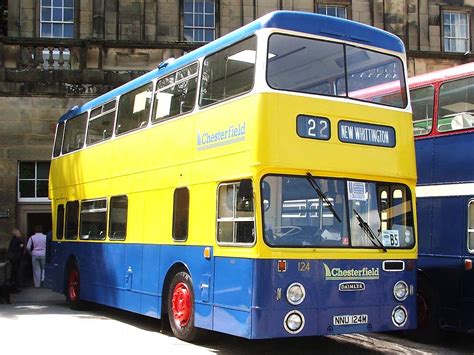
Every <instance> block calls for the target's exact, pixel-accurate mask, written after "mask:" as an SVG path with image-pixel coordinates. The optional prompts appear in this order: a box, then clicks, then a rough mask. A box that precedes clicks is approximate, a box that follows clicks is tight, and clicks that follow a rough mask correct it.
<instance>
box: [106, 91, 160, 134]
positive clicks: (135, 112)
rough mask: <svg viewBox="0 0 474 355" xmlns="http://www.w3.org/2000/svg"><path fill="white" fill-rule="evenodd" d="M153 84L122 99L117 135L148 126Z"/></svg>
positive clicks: (116, 128)
mask: <svg viewBox="0 0 474 355" xmlns="http://www.w3.org/2000/svg"><path fill="white" fill-rule="evenodd" d="M152 92H153V84H152V83H148V84H146V85H143V86H142V87H139V88H138V89H135V90H133V91H130V92H127V93H126V94H123V95H122V96H121V97H120V100H119V105H118V114H117V125H116V127H115V133H116V134H123V133H126V132H129V131H132V130H134V129H138V128H142V127H145V126H146V125H147V124H148V116H149V113H150V106H151V98H152Z"/></svg>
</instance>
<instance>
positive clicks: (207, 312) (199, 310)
mask: <svg viewBox="0 0 474 355" xmlns="http://www.w3.org/2000/svg"><path fill="white" fill-rule="evenodd" d="M195 309H196V313H195V315H194V324H196V325H197V324H199V327H200V328H205V329H212V305H211V304H209V303H196V304H195Z"/></svg>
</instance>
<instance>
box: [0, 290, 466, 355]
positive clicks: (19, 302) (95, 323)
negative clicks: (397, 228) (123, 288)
mask: <svg viewBox="0 0 474 355" xmlns="http://www.w3.org/2000/svg"><path fill="white" fill-rule="evenodd" d="M0 343H1V346H0V355H3V354H9V355H16V354H18V353H19V352H20V353H21V354H23V353H30V354H35V355H36V354H48V355H55V354H61V355H75V354H81V355H84V354H91V355H95V354H101V355H118V354H128V355H135V354H137V355H138V354H140V355H141V354H160V355H161V354H173V355H179V354H192V355H194V354H223V355H227V354H232V355H233V354H285V355H292V354H315V353H320V354H380V353H384V354H444V353H449V354H469V353H471V354H474V337H473V336H472V335H464V334H462V335H453V334H450V335H449V336H448V337H446V338H445V339H436V340H435V341H433V342H432V343H437V344H430V343H428V344H426V343H420V342H416V341H414V340H413V339H412V337H411V336H410V335H408V336H407V335H406V334H393V333H390V334H387V333H386V334H367V335H364V334H350V335H342V336H331V337H310V338H296V339H273V340H258V341H250V340H246V339H241V338H236V337H232V336H228V335H223V334H219V333H212V334H211V335H209V336H208V337H206V338H205V339H204V340H203V341H201V342H200V343H198V344H196V345H194V344H188V343H184V342H182V341H180V340H177V339H176V338H174V337H173V336H172V334H171V332H170V331H169V330H166V329H165V330H164V331H163V332H162V331H161V322H160V321H159V320H156V319H152V318H149V317H144V316H140V315H136V314H133V313H130V312H125V311H120V310H116V309H113V308H109V307H101V306H91V309H90V310H88V311H73V310H70V309H69V307H68V306H67V304H66V302H65V298H64V296H63V295H59V294H56V293H53V292H51V291H49V290H47V289H44V288H41V289H35V288H26V289H24V290H23V292H22V293H20V294H14V295H12V304H11V305H6V304H0Z"/></svg>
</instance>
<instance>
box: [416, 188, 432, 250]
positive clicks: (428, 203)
mask: <svg viewBox="0 0 474 355" xmlns="http://www.w3.org/2000/svg"><path fill="white" fill-rule="evenodd" d="M416 204H417V206H416V208H417V217H418V253H419V254H428V253H431V252H432V249H431V241H432V234H431V233H432V230H431V219H432V213H433V211H432V206H433V199H432V198H429V197H424V198H417V199H416Z"/></svg>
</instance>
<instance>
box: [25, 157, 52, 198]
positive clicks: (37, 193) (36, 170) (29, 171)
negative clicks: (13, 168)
mask: <svg viewBox="0 0 474 355" xmlns="http://www.w3.org/2000/svg"><path fill="white" fill-rule="evenodd" d="M49 166H50V162H49V161H48V162H34V161H31V162H30V161H28V162H20V163H19V164H18V201H20V202H48V201H49V200H48V176H49Z"/></svg>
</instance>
